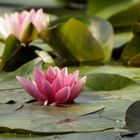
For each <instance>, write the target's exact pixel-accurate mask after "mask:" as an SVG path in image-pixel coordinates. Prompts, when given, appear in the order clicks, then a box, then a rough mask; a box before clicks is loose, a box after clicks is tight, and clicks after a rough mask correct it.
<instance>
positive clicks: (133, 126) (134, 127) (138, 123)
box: [125, 101, 140, 132]
mask: <svg viewBox="0 0 140 140" xmlns="http://www.w3.org/2000/svg"><path fill="white" fill-rule="evenodd" d="M139 112H140V101H136V102H134V103H133V104H131V105H130V106H129V107H128V109H127V111H126V117H125V120H126V127H127V129H129V130H131V131H133V132H140V119H139V118H140V114H139Z"/></svg>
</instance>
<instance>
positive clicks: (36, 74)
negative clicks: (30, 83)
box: [33, 67, 44, 91]
mask: <svg viewBox="0 0 140 140" xmlns="http://www.w3.org/2000/svg"><path fill="white" fill-rule="evenodd" d="M33 73H34V79H35V82H36V84H37V87H38V89H39V90H40V91H41V88H42V85H41V81H42V79H43V78H44V75H43V72H41V71H40V70H39V69H38V68H37V67H35V68H34V71H33Z"/></svg>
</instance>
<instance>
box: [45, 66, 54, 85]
mask: <svg viewBox="0 0 140 140" xmlns="http://www.w3.org/2000/svg"><path fill="white" fill-rule="evenodd" d="M55 77H56V72H55V71H54V70H53V68H52V67H51V66H50V67H48V70H47V73H46V74H45V78H46V80H47V81H49V82H50V83H52V82H53V80H54V79H55Z"/></svg>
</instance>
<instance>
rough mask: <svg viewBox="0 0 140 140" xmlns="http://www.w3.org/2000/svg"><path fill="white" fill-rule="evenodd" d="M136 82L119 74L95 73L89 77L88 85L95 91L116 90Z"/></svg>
mask: <svg viewBox="0 0 140 140" xmlns="http://www.w3.org/2000/svg"><path fill="white" fill-rule="evenodd" d="M134 83H135V81H133V80H132V79H129V78H128V77H124V76H121V75H118V74H107V73H93V74H88V75H87V81H86V85H87V86H88V87H90V88H91V89H93V90H97V91H100V90H116V89H121V88H124V87H126V86H128V85H130V84H134Z"/></svg>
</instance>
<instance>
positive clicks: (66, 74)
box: [61, 67, 68, 77]
mask: <svg viewBox="0 0 140 140" xmlns="http://www.w3.org/2000/svg"><path fill="white" fill-rule="evenodd" d="M61 75H62V77H65V76H68V69H67V67H65V68H63V69H62V70H61Z"/></svg>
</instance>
